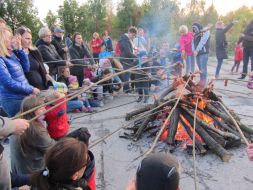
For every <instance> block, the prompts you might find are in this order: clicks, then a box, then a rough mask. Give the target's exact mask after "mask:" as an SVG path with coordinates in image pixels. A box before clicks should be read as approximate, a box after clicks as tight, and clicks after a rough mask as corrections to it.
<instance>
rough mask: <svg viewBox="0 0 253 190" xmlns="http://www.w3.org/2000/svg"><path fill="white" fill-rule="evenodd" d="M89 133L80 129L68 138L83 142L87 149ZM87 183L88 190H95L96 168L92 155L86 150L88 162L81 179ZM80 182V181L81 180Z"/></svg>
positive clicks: (85, 129)
mask: <svg viewBox="0 0 253 190" xmlns="http://www.w3.org/2000/svg"><path fill="white" fill-rule="evenodd" d="M90 136H91V135H90V133H89V131H88V129H87V128H85V127H82V128H80V129H78V130H76V131H75V132H72V133H71V134H69V135H68V137H73V138H77V139H78V140H80V141H82V142H84V143H85V144H86V146H87V147H89V139H90ZM82 178H83V179H84V180H85V181H87V185H88V187H89V188H90V190H96V166H95V157H94V155H93V153H92V152H91V151H90V150H88V161H87V166H86V169H85V171H84V175H83V177H82ZM81 180H82V179H81Z"/></svg>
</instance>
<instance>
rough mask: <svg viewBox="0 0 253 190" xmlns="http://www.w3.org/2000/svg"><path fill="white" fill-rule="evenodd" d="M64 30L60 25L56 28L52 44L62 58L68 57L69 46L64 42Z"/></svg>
mask: <svg viewBox="0 0 253 190" xmlns="http://www.w3.org/2000/svg"><path fill="white" fill-rule="evenodd" d="M63 36H64V30H63V29H61V28H60V27H55V28H54V33H53V37H52V44H53V45H54V47H55V49H56V51H57V53H58V54H59V55H60V56H61V58H62V59H64V60H66V59H67V52H68V47H67V46H66V45H65V44H64V43H63Z"/></svg>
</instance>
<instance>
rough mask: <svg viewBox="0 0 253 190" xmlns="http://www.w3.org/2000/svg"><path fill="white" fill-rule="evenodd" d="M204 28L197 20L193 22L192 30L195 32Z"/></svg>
mask: <svg viewBox="0 0 253 190" xmlns="http://www.w3.org/2000/svg"><path fill="white" fill-rule="evenodd" d="M202 29H203V26H202V25H201V24H199V23H197V22H195V23H193V24H192V31H193V33H194V34H198V33H200V32H201V30H202Z"/></svg>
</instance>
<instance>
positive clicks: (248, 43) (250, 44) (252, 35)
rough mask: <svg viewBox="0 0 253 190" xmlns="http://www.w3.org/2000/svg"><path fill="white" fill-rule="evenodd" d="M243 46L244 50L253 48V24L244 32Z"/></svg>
mask: <svg viewBox="0 0 253 190" xmlns="http://www.w3.org/2000/svg"><path fill="white" fill-rule="evenodd" d="M243 33H244V35H245V36H244V37H243V38H242V40H243V41H242V45H243V47H244V48H253V23H250V24H249V25H248V26H247V27H246V29H245V30H244V32H243Z"/></svg>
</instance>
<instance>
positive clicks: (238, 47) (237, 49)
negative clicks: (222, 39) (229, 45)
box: [231, 42, 243, 73]
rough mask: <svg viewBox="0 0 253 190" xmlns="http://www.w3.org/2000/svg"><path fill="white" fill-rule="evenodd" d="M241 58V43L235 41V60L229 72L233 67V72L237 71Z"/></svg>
mask: <svg viewBox="0 0 253 190" xmlns="http://www.w3.org/2000/svg"><path fill="white" fill-rule="evenodd" d="M242 58H243V49H242V43H238V42H237V43H236V44H235V51H234V60H235V63H234V65H233V67H232V69H231V73H233V72H234V69H235V67H236V70H235V72H236V73H237V72H238V69H239V66H240V63H241V61H242Z"/></svg>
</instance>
